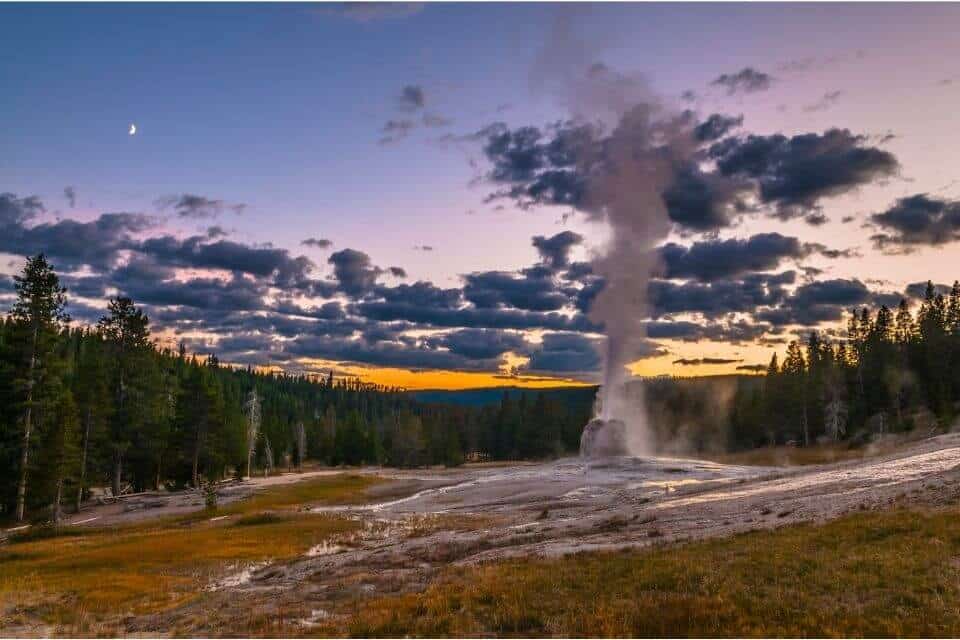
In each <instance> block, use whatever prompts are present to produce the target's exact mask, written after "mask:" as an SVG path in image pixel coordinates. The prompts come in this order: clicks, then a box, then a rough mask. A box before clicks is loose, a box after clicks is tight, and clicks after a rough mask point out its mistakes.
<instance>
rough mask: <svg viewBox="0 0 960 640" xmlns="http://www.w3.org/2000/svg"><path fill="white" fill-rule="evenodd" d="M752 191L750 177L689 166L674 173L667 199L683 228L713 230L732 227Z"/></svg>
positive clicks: (671, 216)
mask: <svg viewBox="0 0 960 640" xmlns="http://www.w3.org/2000/svg"><path fill="white" fill-rule="evenodd" d="M752 190H753V186H752V185H751V184H750V183H749V182H747V181H746V180H743V179H740V178H738V177H729V176H723V175H719V174H717V173H710V172H704V171H702V170H701V169H700V168H699V167H697V166H694V165H687V166H684V167H681V168H679V169H678V170H677V171H676V173H675V174H674V177H673V181H672V183H671V184H670V186H668V187H667V188H666V190H665V191H664V192H663V202H664V204H665V205H666V206H667V212H668V213H669V215H670V219H671V220H672V221H673V222H675V223H677V224H678V225H680V226H681V227H685V228H687V229H690V230H693V231H710V230H713V229H718V228H721V227H726V226H729V225H730V224H731V223H732V222H733V218H734V217H735V216H736V215H737V214H738V213H743V212H745V211H746V205H745V203H744V198H745V197H746V196H747V195H749V194H750V192H751V191H752Z"/></svg>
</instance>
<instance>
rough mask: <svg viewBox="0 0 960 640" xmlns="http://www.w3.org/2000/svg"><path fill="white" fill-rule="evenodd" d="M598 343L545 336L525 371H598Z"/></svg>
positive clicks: (573, 336)
mask: <svg viewBox="0 0 960 640" xmlns="http://www.w3.org/2000/svg"><path fill="white" fill-rule="evenodd" d="M600 344H602V342H601V341H600V340H598V339H595V338H589V337H587V336H584V335H581V334H579V333H547V334H544V336H543V341H542V343H541V344H540V345H537V346H536V347H534V348H533V349H532V350H531V352H530V361H529V362H528V363H527V364H526V366H525V367H524V369H525V370H528V371H533V372H538V373H559V374H565V375H570V374H576V373H586V372H594V371H598V370H599V369H600V364H601V358H600ZM651 350H652V349H651Z"/></svg>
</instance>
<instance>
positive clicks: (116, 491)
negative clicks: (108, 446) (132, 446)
mask: <svg viewBox="0 0 960 640" xmlns="http://www.w3.org/2000/svg"><path fill="white" fill-rule="evenodd" d="M122 479H123V453H122V452H121V451H120V449H119V448H114V450H113V481H112V482H111V484H110V490H111V491H113V495H114V497H117V496H119V495H120V481H121V480H122Z"/></svg>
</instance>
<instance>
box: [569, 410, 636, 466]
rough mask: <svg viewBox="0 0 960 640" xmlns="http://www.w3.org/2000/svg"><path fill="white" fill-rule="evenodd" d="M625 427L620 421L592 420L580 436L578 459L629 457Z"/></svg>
mask: <svg viewBox="0 0 960 640" xmlns="http://www.w3.org/2000/svg"><path fill="white" fill-rule="evenodd" d="M629 453H630V452H629V451H628V449H627V425H625V424H624V423H623V421H621V420H601V419H600V418H594V419H593V420H591V421H590V422H588V423H587V426H586V427H584V428H583V435H581V436H580V457H582V458H610V457H614V456H625V455H629Z"/></svg>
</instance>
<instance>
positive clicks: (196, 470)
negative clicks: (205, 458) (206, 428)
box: [190, 438, 200, 489]
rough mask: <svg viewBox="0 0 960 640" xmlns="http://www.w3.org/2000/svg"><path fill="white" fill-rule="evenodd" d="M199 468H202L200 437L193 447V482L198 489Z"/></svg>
mask: <svg viewBox="0 0 960 640" xmlns="http://www.w3.org/2000/svg"><path fill="white" fill-rule="evenodd" d="M199 470H200V438H197V441H196V444H194V447H193V473H192V474H191V476H190V477H191V482H192V483H193V487H194V488H195V489H196V488H198V487H199V486H200V483H199V482H198V479H199Z"/></svg>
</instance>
